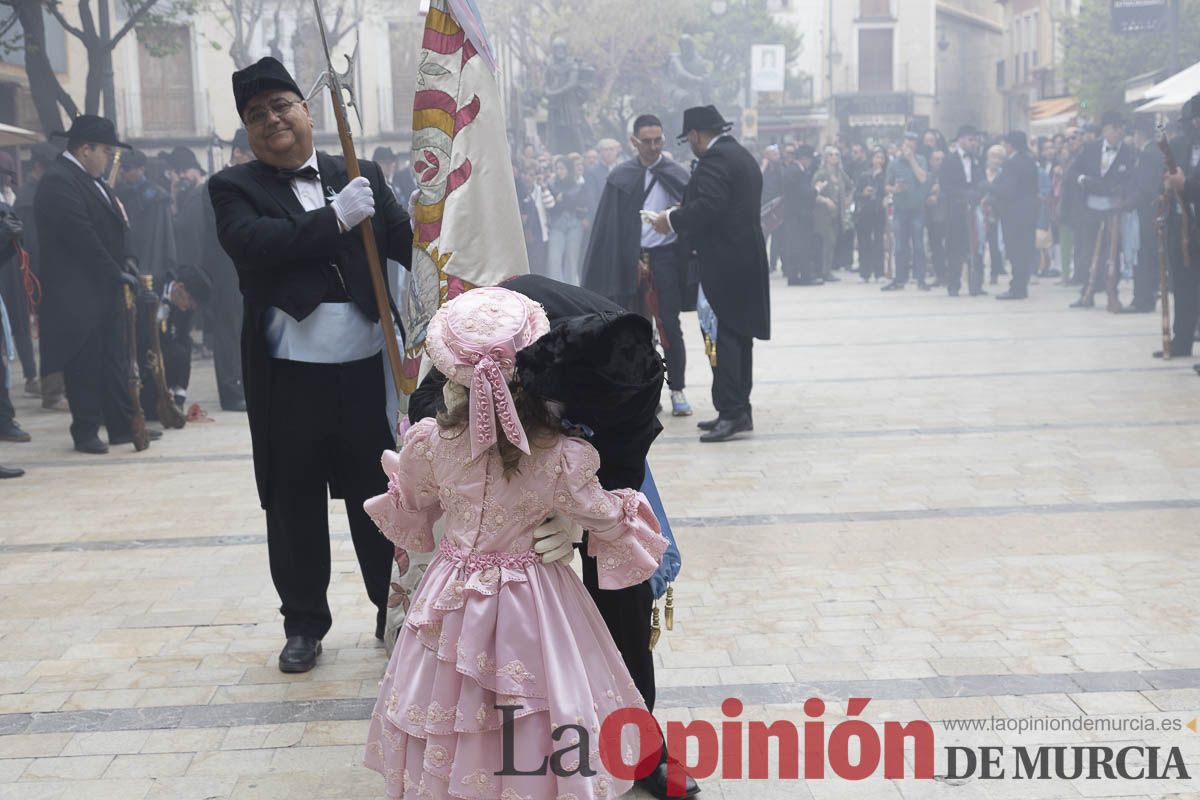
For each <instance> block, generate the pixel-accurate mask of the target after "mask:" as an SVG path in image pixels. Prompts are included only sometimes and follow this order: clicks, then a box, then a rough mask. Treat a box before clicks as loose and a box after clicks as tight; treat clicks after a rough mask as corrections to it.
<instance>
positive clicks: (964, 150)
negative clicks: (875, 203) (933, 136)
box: [938, 125, 987, 297]
mask: <svg viewBox="0 0 1200 800" xmlns="http://www.w3.org/2000/svg"><path fill="white" fill-rule="evenodd" d="M983 174H984V171H983V164H982V163H981V162H980V160H979V132H978V131H976V130H975V128H974V126H972V125H963V126H962V127H960V128H959V129H958V134H957V135H956V136H955V137H954V143H953V144H952V145H951V146H950V149H949V151H948V152H947V153H946V160H945V161H944V162H943V163H942V168H941V171H940V173H939V174H938V185H939V186H940V187H941V198H942V202H943V203H944V204H945V208H946V292H947V293H948V294H949V295H950V296H951V297H958V294H959V292H960V291H961V290H962V271H963V264H964V263H965V264H966V266H967V290H968V291H969V292H970V293H971V296H972V297H977V296H978V295H981V294H987V292H985V291H984V289H983V259H982V258H981V257H980V254H979V248H978V247H977V246H976V245H975V244H974V243H973V242H972V237H973V235H974V231H975V209H976V208H977V207H978V206H979V183H980V181H982V180H983Z"/></svg>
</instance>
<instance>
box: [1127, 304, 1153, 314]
mask: <svg viewBox="0 0 1200 800" xmlns="http://www.w3.org/2000/svg"><path fill="white" fill-rule="evenodd" d="M1153 312H1154V306H1125V307H1124V308H1122V309H1121V313H1122V314H1152V313H1153Z"/></svg>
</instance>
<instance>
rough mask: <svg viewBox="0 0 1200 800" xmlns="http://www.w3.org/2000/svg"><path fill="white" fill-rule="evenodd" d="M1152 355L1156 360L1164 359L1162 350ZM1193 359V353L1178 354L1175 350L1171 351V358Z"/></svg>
mask: <svg viewBox="0 0 1200 800" xmlns="http://www.w3.org/2000/svg"><path fill="white" fill-rule="evenodd" d="M1150 355H1152V356H1154V357H1155V358H1162V357H1163V351H1162V350H1155V351H1154V352H1153V353H1151V354H1150ZM1191 357H1192V354H1191V353H1176V352H1175V350H1174V349H1172V350H1171V358H1191Z"/></svg>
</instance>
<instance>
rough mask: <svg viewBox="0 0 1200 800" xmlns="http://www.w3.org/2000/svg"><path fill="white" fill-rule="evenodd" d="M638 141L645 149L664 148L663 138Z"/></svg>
mask: <svg viewBox="0 0 1200 800" xmlns="http://www.w3.org/2000/svg"><path fill="white" fill-rule="evenodd" d="M638 141H639V142H641V143H642V145H643V146H645V147H662V144H663V137H661V136H660V137H658V138H657V139H638Z"/></svg>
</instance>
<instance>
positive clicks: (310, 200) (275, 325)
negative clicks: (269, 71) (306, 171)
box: [266, 150, 383, 364]
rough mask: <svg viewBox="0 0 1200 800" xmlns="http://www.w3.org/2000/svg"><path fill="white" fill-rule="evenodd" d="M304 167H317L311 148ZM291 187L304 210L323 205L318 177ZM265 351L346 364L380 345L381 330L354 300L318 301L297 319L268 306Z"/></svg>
mask: <svg viewBox="0 0 1200 800" xmlns="http://www.w3.org/2000/svg"><path fill="white" fill-rule="evenodd" d="M304 166H305V167H312V168H313V169H317V168H318V167H317V153H316V151H315V150H314V151H313V154H312V155H311V156H309V158H308V161H305V162H304ZM292 191H293V192H294V193H295V194H296V199H297V200H299V201H300V205H301V206H303V208H304V210H305V211H316V210H317V209H320V208H324V207H325V198H324V197H323V196H322V195H321V177H320V175H318V176H317V177H316V178H312V179H304V178H292ZM266 336H267V352H268V353H270V355H271V358H281V359H285V360H287V361H302V362H305V363H308V364H345V363H347V362H350V361H361V360H362V359H364V358H370V357H371V356H373V355H376V354H377V353H378V352H379V351H380V350H382V349H383V331H382V330H381V328H380V326H379V325H378V324H377V323H374V322H371V320H369V319H367V318H366V316H365V315H364V314H363V313H362V311H360V310H359V309H358V306H357V305H355V304H354V303H321V304H320V305H319V306H317V307H316V308H315V309H313V312H312V313H311V314H309V315H308V316H307V317H305V318H304V320H303V321H300V320H297V319H295V318H294V317H292V316H291V315H290V314H288V313H287V312H286V311H283V310H282V309H279V308H276V307H274V306H271V307H270V308H268V309H267V315H266Z"/></svg>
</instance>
